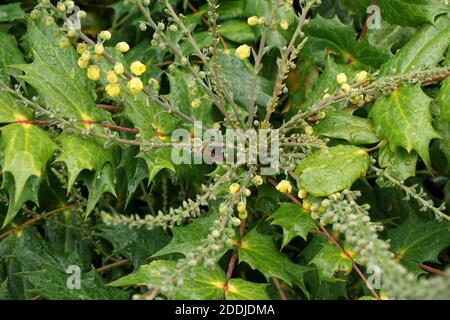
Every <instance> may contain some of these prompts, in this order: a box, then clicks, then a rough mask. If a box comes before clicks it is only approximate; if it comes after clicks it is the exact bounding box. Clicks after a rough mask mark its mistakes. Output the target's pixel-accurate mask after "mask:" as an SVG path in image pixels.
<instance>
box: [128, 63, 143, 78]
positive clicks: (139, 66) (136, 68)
mask: <svg viewBox="0 0 450 320" xmlns="http://www.w3.org/2000/svg"><path fill="white" fill-rule="evenodd" d="M130 70H131V72H132V73H133V74H135V75H137V76H140V75H142V74H143V73H144V72H145V71H146V70H147V67H146V66H145V64H143V63H142V62H140V61H135V62H133V63H132V64H131V66H130Z"/></svg>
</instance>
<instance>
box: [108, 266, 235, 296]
mask: <svg viewBox="0 0 450 320" xmlns="http://www.w3.org/2000/svg"><path fill="white" fill-rule="evenodd" d="M176 264H177V263H176V261H165V260H159V261H153V262H152V263H150V264H147V265H143V266H141V267H140V268H139V270H138V271H136V272H135V273H132V274H130V275H127V276H125V277H122V278H120V279H119V280H116V281H114V282H112V283H110V284H109V285H110V286H115V287H122V286H134V285H137V286H146V285H147V286H150V287H152V286H154V287H159V286H161V285H162V284H163V283H164V281H165V280H166V279H167V278H170V277H172V276H173V274H174V273H175V272H176V269H177V266H176ZM182 276H183V279H184V281H183V285H179V286H177V287H175V288H174V289H175V290H174V298H175V299H177V300H187V299H189V300H218V299H220V298H221V297H222V296H223V294H224V289H223V288H224V285H225V282H226V276H225V272H224V271H223V270H222V269H221V268H219V267H218V266H217V267H215V269H213V270H210V269H207V268H204V267H195V268H193V269H191V270H190V271H188V272H185V273H184V274H183V275H182Z"/></svg>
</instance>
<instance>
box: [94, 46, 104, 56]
mask: <svg viewBox="0 0 450 320" xmlns="http://www.w3.org/2000/svg"><path fill="white" fill-rule="evenodd" d="M94 52H95V54H96V55H102V54H103V53H105V47H103V44H101V43H97V44H96V45H95V47H94Z"/></svg>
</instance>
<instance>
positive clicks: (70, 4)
mask: <svg viewBox="0 0 450 320" xmlns="http://www.w3.org/2000/svg"><path fill="white" fill-rule="evenodd" d="M66 6H67V8H68V9H72V8H73V7H75V2H74V1H66Z"/></svg>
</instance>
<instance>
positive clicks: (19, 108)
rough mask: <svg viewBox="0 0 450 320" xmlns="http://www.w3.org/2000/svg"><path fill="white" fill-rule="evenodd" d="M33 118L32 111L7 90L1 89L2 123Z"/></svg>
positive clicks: (0, 113)
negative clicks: (19, 102)
mask: <svg viewBox="0 0 450 320" xmlns="http://www.w3.org/2000/svg"><path fill="white" fill-rule="evenodd" d="M30 118H31V112H30V110H29V109H26V108H25V107H24V106H23V105H22V104H18V103H17V102H16V99H14V97H13V96H12V95H11V94H9V93H8V92H6V91H0V123H12V122H17V121H18V120H26V119H30Z"/></svg>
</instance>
